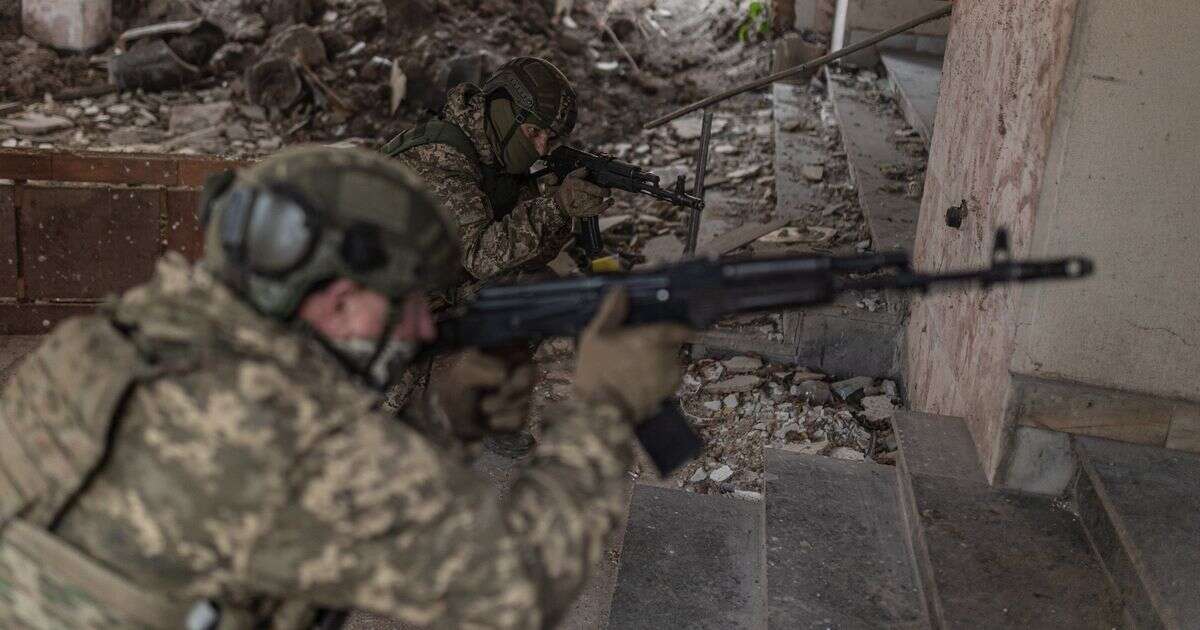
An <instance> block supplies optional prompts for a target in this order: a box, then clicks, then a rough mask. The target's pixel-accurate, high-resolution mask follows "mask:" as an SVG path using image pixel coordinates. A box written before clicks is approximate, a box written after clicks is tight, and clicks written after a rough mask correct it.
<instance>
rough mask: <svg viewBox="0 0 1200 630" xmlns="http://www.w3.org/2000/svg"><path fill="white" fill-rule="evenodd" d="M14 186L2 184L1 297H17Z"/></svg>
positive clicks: (0, 219)
mask: <svg viewBox="0 0 1200 630" xmlns="http://www.w3.org/2000/svg"><path fill="white" fill-rule="evenodd" d="M13 192H14V191H13V186H11V185H9V186H0V298H16V297H17V218H16V214H15V211H14V209H13Z"/></svg>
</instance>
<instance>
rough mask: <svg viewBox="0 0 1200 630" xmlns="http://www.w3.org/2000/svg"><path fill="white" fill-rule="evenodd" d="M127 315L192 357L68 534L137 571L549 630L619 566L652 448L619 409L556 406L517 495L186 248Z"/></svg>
mask: <svg viewBox="0 0 1200 630" xmlns="http://www.w3.org/2000/svg"><path fill="white" fill-rule="evenodd" d="M108 312H109V313H110V316H111V317H112V318H113V319H114V321H116V322H117V323H119V324H120V326H121V327H122V328H123V329H124V330H127V331H128V334H129V335H130V338H131V339H132V340H133V342H134V343H135V344H136V345H137V347H138V348H139V349H140V352H141V353H142V355H143V356H144V357H147V358H148V359H152V360H153V361H155V362H157V363H159V364H169V365H171V366H173V367H174V369H173V370H171V371H168V372H166V373H164V374H163V375H162V376H160V377H158V378H156V379H154V380H150V381H143V382H139V384H137V385H135V386H134V388H133V390H132V392H131V393H130V395H129V399H128V400H127V402H126V404H125V405H124V407H123V408H122V411H121V413H120V417H119V418H118V420H117V421H116V423H115V429H114V431H113V435H112V439H111V450H110V452H109V457H108V459H107V460H106V461H105V463H104V465H103V466H102V467H100V468H99V470H98V471H97V472H96V474H95V475H94V477H93V478H92V479H91V481H90V483H89V485H88V486H87V487H86V489H85V490H84V491H83V492H81V493H80V494H79V495H78V496H77V497H76V499H75V501H74V502H73V503H72V504H71V505H70V508H69V509H68V510H67V511H66V513H65V514H64V515H63V517H62V518H61V520H60V522H59V524H58V527H57V529H56V533H57V535H59V536H60V537H61V538H63V539H64V540H65V541H66V542H68V543H69V544H71V545H73V546H75V547H76V548H78V549H81V550H83V551H84V552H86V553H87V554H88V555H89V556H91V557H92V558H94V559H96V560H97V561H98V562H100V563H101V564H103V565H105V566H107V567H110V568H112V569H113V570H116V571H119V572H120V573H121V574H122V575H124V576H125V577H127V578H128V579H129V580H130V581H132V582H134V583H136V584H141V585H143V586H144V587H145V588H146V589H159V590H162V591H166V592H169V593H171V594H173V595H175V596H176V597H178V598H181V599H185V600H187V599H190V598H201V597H203V598H213V599H217V600H219V601H221V602H223V603H225V604H227V605H229V606H234V607H240V608H243V609H252V610H258V611H263V612H264V613H265V612H269V611H271V610H273V609H275V608H276V607H277V606H278V605H279V602H282V601H289V602H292V603H293V604H295V603H296V602H307V603H309V604H311V605H313V606H318V607H325V608H335V609H361V610H367V611H372V612H375V613H379V614H382V615H385V616H389V617H393V618H396V619H399V620H401V621H403V622H407V623H410V624H413V625H418V626H429V627H435V628H467V629H470V628H478V629H493V628H495V629H509V628H542V627H546V626H548V625H551V624H552V623H553V622H554V621H555V620H556V619H558V618H560V617H561V615H562V614H563V612H564V611H565V610H566V609H567V607H568V606H569V605H570V603H571V601H572V600H573V598H574V597H575V595H576V594H577V593H578V591H579V590H580V589H581V588H582V586H583V584H584V583H585V581H586V578H587V575H588V572H589V569H590V568H591V567H592V566H594V565H596V564H597V563H598V562H599V561H600V560H601V551H602V548H603V538H604V536H605V535H606V534H607V533H608V532H609V531H610V530H611V529H612V527H613V526H614V524H615V523H616V521H617V518H618V515H619V514H620V512H621V510H622V509H623V505H622V501H621V498H622V486H623V477H624V474H625V471H626V470H627V468H628V466H629V465H630V464H631V461H632V458H633V446H632V429H631V426H630V424H629V422H628V421H627V419H625V418H623V417H622V416H621V412H620V411H619V410H618V409H617V408H616V407H615V406H611V405H608V404H588V405H585V404H582V403H569V404H567V405H565V406H564V407H563V408H561V409H559V410H557V411H556V412H553V413H550V414H547V417H548V421H547V426H546V430H545V434H544V438H543V440H542V442H541V443H540V445H539V448H538V449H537V452H536V454H535V456H534V458H533V460H532V462H531V464H530V465H529V466H528V467H527V468H526V469H525V471H524V473H523V474H522V476H521V478H520V479H519V480H518V481H517V482H516V484H515V485H514V487H513V489H512V491H511V494H510V495H509V498H508V500H507V502H506V503H505V504H504V505H501V504H500V503H499V501H498V498H497V495H496V493H495V491H494V489H493V488H492V487H491V485H490V484H489V483H488V482H487V481H486V480H484V479H482V478H480V477H478V476H476V475H475V474H473V473H472V472H471V471H470V470H469V469H467V468H466V467H465V466H464V465H463V464H462V463H461V462H460V461H459V460H458V459H456V458H455V457H453V456H451V455H449V454H448V453H447V452H446V451H444V450H442V449H440V448H438V447H436V446H434V445H433V443H432V442H430V441H429V440H427V439H426V438H425V437H424V436H423V435H421V434H420V432H419V431H418V430H416V429H414V428H413V427H414V425H411V424H408V423H404V422H398V421H396V419H395V418H394V417H393V416H390V415H387V414H384V413H381V412H380V411H379V410H378V409H379V404H380V400H379V396H378V395H377V394H376V393H375V392H374V391H373V390H369V389H367V388H364V387H362V386H360V385H359V384H357V383H356V382H355V381H354V380H352V378H351V377H350V375H349V374H348V373H346V372H345V371H344V370H343V369H342V367H341V366H340V364H338V363H337V362H336V361H335V360H334V359H333V357H332V356H331V355H330V354H329V353H328V352H327V351H326V350H325V348H324V347H323V346H322V345H321V344H319V343H318V342H316V340H314V339H312V338H310V337H309V336H307V335H305V334H301V333H300V332H297V331H296V330H295V329H294V328H291V327H289V326H287V325H285V324H283V323H280V322H278V321H276V320H270V319H266V318H264V317H262V316H261V315H259V314H258V313H257V312H256V311H254V310H253V309H251V308H250V307H249V306H248V305H246V304H245V303H243V302H241V301H239V300H238V299H237V298H236V297H235V295H234V294H233V293H232V292H231V291H230V290H228V289H227V288H225V287H224V286H223V285H220V284H219V283H217V282H216V281H215V280H214V279H213V278H212V276H211V275H209V274H208V273H207V272H205V271H204V270H203V269H202V268H199V267H189V266H188V265H187V264H186V262H185V261H183V259H182V258H180V257H178V256H175V255H170V256H168V257H167V258H165V259H164V260H163V261H162V262H161V263H160V265H159V270H158V273H157V274H156V276H155V278H154V279H153V280H152V281H151V282H149V283H148V284H146V285H144V286H142V287H139V288H136V289H134V290H132V291H130V292H129V293H127V294H126V295H125V296H124V297H123V298H121V299H120V300H119V301H117V302H116V303H115V304H113V305H111V306H110V307H109V309H108ZM88 360H89V358H88V357H78V358H77V361H78V362H86V361H88ZM22 605H23V606H26V605H27V606H35V605H38V606H40V605H43V604H40V603H36V604H35V603H33V602H27V603H25V604H22ZM34 627H36V626H34ZM46 627H56V626H54V625H53V624H50V625H48V626H46ZM114 627H119V626H114Z"/></svg>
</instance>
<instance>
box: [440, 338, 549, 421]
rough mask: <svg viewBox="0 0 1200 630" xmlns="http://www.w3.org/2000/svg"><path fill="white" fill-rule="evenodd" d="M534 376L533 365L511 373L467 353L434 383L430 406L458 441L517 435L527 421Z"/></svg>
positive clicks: (478, 354)
mask: <svg viewBox="0 0 1200 630" xmlns="http://www.w3.org/2000/svg"><path fill="white" fill-rule="evenodd" d="M535 374H536V373H535V371H534V367H533V366H532V365H522V366H520V367H517V368H515V369H510V368H509V367H508V366H507V365H505V363H504V361H501V360H500V359H497V358H496V357H493V356H489V355H486V354H484V353H482V352H480V351H478V350H473V349H472V350H466V351H464V352H462V353H461V354H459V356H458V357H456V358H455V359H454V362H453V363H452V364H451V366H450V367H449V368H448V369H447V370H446V371H445V372H444V373H443V374H442V375H441V376H440V377H438V378H436V379H435V381H434V383H433V386H432V389H433V399H432V402H433V404H434V405H436V406H437V407H438V408H439V409H440V410H441V411H442V412H443V413H445V414H446V418H447V419H448V420H449V421H450V426H451V428H452V430H453V431H454V434H455V435H456V436H458V437H459V438H462V439H467V440H473V439H479V438H481V437H483V436H484V435H486V434H487V433H489V432H512V431H517V430H519V429H520V428H521V427H523V426H525V421H526V419H527V418H528V417H529V409H530V405H531V403H532V393H533V383H534V377H535Z"/></svg>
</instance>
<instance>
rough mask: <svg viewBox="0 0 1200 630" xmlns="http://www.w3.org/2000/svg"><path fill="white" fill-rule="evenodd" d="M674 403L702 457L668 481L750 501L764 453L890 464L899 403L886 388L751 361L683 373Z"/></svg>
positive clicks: (704, 363)
mask: <svg viewBox="0 0 1200 630" xmlns="http://www.w3.org/2000/svg"><path fill="white" fill-rule="evenodd" d="M681 401H682V403H683V409H684V411H685V413H687V414H688V415H689V416H690V417H691V420H692V421H693V424H694V425H695V426H696V427H697V428H698V429H699V431H700V433H701V434H702V435H703V436H704V440H705V443H706V449H705V452H704V454H703V455H702V456H701V457H700V458H698V460H697V461H696V462H694V463H693V464H691V465H690V466H688V467H687V468H686V469H685V470H683V471H681V472H680V473H679V474H677V475H676V477H675V479H674V481H675V483H676V484H677V485H678V486H680V487H683V488H686V489H688V490H691V491H694V492H700V493H704V494H714V493H724V494H735V495H738V496H741V497H743V498H758V497H756V495H757V494H760V493H761V492H762V488H763V460H764V449H765V448H768V447H769V448H778V449H783V450H787V451H792V452H797V453H806V454H810V455H826V456H830V457H835V458H839V459H847V460H852V461H866V460H871V461H875V462H877V463H882V464H893V463H894V462H895V450H896V441H895V436H894V434H893V433H892V429H891V417H892V415H893V414H894V413H895V412H896V410H897V409H899V408H900V403H901V401H900V398H899V392H898V391H897V388H896V384H895V383H894V382H892V381H887V380H884V381H879V380H876V379H873V378H869V377H856V378H851V379H846V380H842V381H836V382H830V379H829V377H828V376H826V375H824V374H820V373H816V372H812V371H809V370H807V369H805V368H803V367H795V366H781V365H773V364H770V363H764V362H763V361H762V360H761V359H758V358H755V357H734V358H731V359H727V360H725V361H716V360H712V359H704V360H700V361H697V362H694V363H692V364H691V365H690V366H688V370H687V373H686V374H685V376H684V384H683V391H682V392H681Z"/></svg>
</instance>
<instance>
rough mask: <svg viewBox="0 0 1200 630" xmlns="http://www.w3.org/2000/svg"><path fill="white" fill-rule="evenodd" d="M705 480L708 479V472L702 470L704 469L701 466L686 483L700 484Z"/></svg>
mask: <svg viewBox="0 0 1200 630" xmlns="http://www.w3.org/2000/svg"><path fill="white" fill-rule="evenodd" d="M705 479H708V471H707V470H704V467H703V466H701V467H700V468H697V469H696V472H694V473H692V476H691V478H689V479H688V481H690V482H692V483H700V482H701V481H704V480H705Z"/></svg>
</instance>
